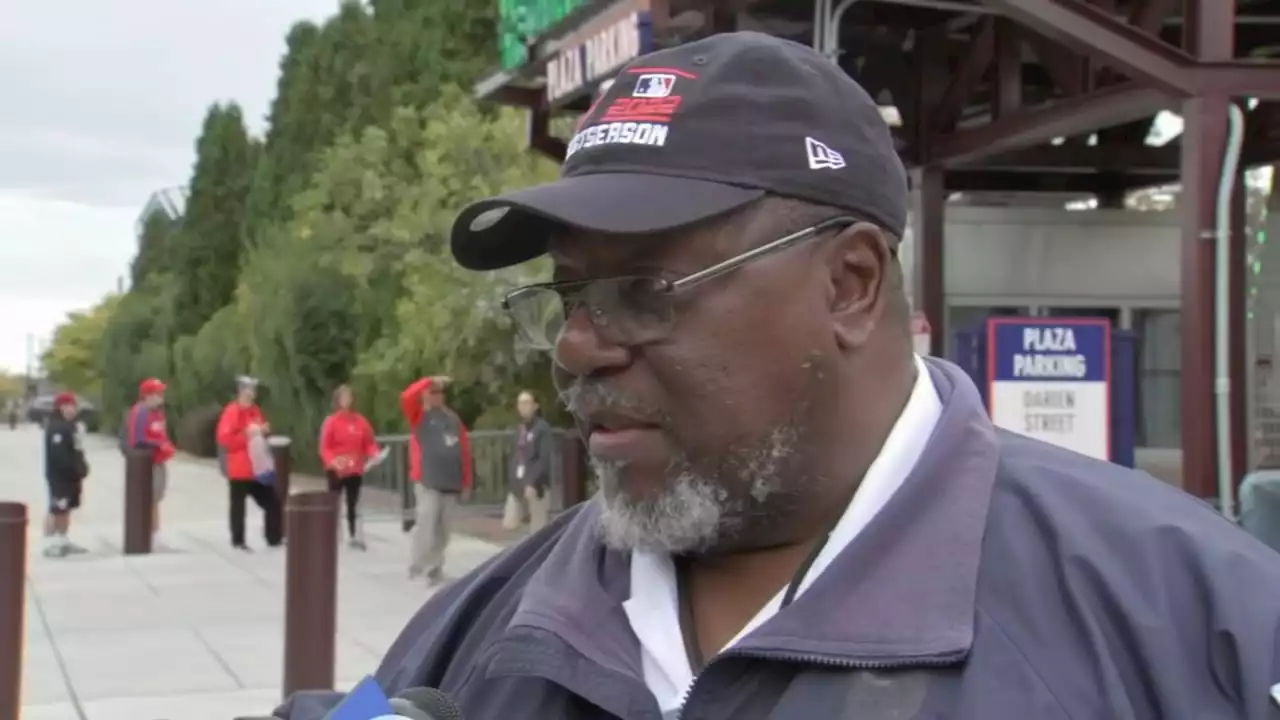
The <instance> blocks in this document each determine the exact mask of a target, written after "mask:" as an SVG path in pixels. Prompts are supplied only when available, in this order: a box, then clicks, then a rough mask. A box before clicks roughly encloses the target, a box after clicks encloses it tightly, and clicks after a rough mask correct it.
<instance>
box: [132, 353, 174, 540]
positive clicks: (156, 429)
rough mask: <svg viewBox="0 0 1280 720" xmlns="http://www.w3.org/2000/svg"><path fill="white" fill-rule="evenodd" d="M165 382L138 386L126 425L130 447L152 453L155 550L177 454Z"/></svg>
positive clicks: (151, 380) (149, 380) (148, 381)
mask: <svg viewBox="0 0 1280 720" xmlns="http://www.w3.org/2000/svg"><path fill="white" fill-rule="evenodd" d="M164 390H165V385H164V383H163V382H161V381H160V380H158V379H156V378H147V379H146V380H143V381H142V382H141V383H140V384H139V385H138V402H136V403H134V404H133V407H131V408H129V416H128V418H127V419H126V421H125V432H126V433H127V437H126V442H127V444H128V446H129V447H131V448H135V449H145V450H150V451H151V533H152V535H153V536H154V538H155V539H154V540H153V541H152V546H153V547H158V546H159V545H160V542H159V533H160V501H161V500H164V496H165V492H166V491H167V490H168V487H169V472H168V465H167V464H166V463H168V462H169V459H170V458H172V457H173V454H174V452H175V450H174V447H173V443H171V442H169V431H168V428H167V427H166V426H165V417H164Z"/></svg>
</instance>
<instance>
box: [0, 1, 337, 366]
mask: <svg viewBox="0 0 1280 720" xmlns="http://www.w3.org/2000/svg"><path fill="white" fill-rule="evenodd" d="M0 6H3V7H0V369H3V370H10V371H22V370H24V369H25V367H26V357H27V338H28V336H29V335H31V336H34V337H35V338H37V339H47V338H48V337H49V335H50V334H51V333H52V331H53V328H54V327H55V326H56V325H57V324H58V323H59V322H60V321H61V320H62V318H63V317H64V316H65V315H66V313H67V312H68V311H71V310H75V309H78V308H83V307H88V306H91V305H93V304H94V303H95V302H97V301H98V300H99V299H100V298H101V297H102V296H103V295H105V294H106V293H108V292H111V291H112V290H114V289H115V287H116V282H117V278H119V277H121V276H122V275H124V274H126V273H127V272H128V266H129V260H130V259H131V258H132V256H133V252H134V249H135V247H136V242H137V240H136V238H135V235H134V222H135V221H136V220H137V217H138V213H139V211H140V210H141V209H142V206H143V205H144V204H145V203H146V201H147V198H148V197H149V196H150V194H151V193H152V192H153V191H155V190H158V189H161V188H164V187H169V186H173V185H182V184H185V183H186V182H187V179H188V178H189V176H190V173H191V164H192V162H193V161H194V155H195V153H194V141H195V136H196V133H197V132H199V130H200V122H201V120H202V119H203V117H204V112H205V109H206V108H207V107H208V105H209V104H210V103H211V102H215V101H222V100H235V101H237V102H239V103H240V104H241V105H242V106H243V107H244V110H245V117H246V118H247V119H248V120H249V122H250V123H251V126H250V130H251V131H252V132H254V133H261V132H262V129H263V125H264V122H263V118H264V117H265V115H266V112H267V108H268V106H269V104H270V102H271V97H272V96H273V95H274V93H275V83H276V73H277V66H278V63H279V59H280V54H281V53H282V52H283V51H284V35H285V33H286V32H287V30H288V29H289V26H290V25H291V24H293V23H294V22H295V21H297V20H302V19H312V20H322V19H324V18H325V17H327V16H328V15H330V14H332V13H333V12H335V11H336V10H337V6H338V0H214V1H213V2H192V1H190V0H178V1H176V2H175V0H71V1H70V2H25V1H23V0H17V1H16V2H4V1H3V0H0Z"/></svg>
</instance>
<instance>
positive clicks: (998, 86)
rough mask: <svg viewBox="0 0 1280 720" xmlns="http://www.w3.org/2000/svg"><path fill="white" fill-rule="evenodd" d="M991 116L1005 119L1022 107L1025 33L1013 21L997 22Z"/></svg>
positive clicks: (1002, 20) (999, 19)
mask: <svg viewBox="0 0 1280 720" xmlns="http://www.w3.org/2000/svg"><path fill="white" fill-rule="evenodd" d="M995 26H996V37H995V77H994V78H993V80H992V83H991V86H992V88H993V89H994V91H995V92H994V97H993V98H992V103H991V108H992V113H993V114H994V115H995V117H997V118H1002V117H1005V116H1007V115H1009V114H1010V113H1013V112H1015V111H1017V110H1018V109H1019V108H1021V107H1022V33H1021V32H1020V28H1019V27H1018V26H1017V24H1015V23H1014V22H1013V21H1012V20H1009V19H1007V18H997V19H996V23H995Z"/></svg>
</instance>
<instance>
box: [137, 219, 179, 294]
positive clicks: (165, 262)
mask: <svg viewBox="0 0 1280 720" xmlns="http://www.w3.org/2000/svg"><path fill="white" fill-rule="evenodd" d="M178 227H179V221H176V220H174V219H173V218H170V217H167V216H166V215H164V214H163V213H158V212H156V213H151V214H150V215H148V216H147V219H146V220H145V221H144V222H143V225H142V234H141V235H140V236H139V237H138V254H137V255H135V256H134V257H133V262H132V263H131V264H130V266H129V278H130V285H131V286H132V287H141V286H142V285H143V284H144V283H145V282H146V281H147V278H149V277H153V276H155V275H156V274H157V273H163V272H168V271H169V270H170V269H171V268H172V267H173V266H172V264H171V263H170V260H169V252H170V244H171V243H172V242H173V239H174V236H175V235H176V234H177V231H178Z"/></svg>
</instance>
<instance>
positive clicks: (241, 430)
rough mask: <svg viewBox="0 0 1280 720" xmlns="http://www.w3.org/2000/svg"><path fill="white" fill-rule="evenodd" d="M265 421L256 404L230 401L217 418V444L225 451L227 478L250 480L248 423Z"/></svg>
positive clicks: (259, 423)
mask: <svg viewBox="0 0 1280 720" xmlns="http://www.w3.org/2000/svg"><path fill="white" fill-rule="evenodd" d="M264 422H266V419H265V418H264V417H263V416H262V410H259V409H258V406H257V405H249V406H245V405H241V404H240V403H238V402H236V401H234V400H233V401H231V402H230V403H228V404H227V406H226V407H225V408H223V409H222V417H220V418H218V444H219V445H221V446H222V449H223V450H224V451H226V458H225V470H226V473H227V479H228V480H237V481H252V480H253V461H252V460H250V459H249V434H248V429H249V426H250V425H254V424H257V425H261V424H263V423H264Z"/></svg>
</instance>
